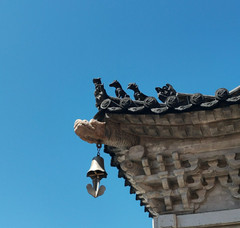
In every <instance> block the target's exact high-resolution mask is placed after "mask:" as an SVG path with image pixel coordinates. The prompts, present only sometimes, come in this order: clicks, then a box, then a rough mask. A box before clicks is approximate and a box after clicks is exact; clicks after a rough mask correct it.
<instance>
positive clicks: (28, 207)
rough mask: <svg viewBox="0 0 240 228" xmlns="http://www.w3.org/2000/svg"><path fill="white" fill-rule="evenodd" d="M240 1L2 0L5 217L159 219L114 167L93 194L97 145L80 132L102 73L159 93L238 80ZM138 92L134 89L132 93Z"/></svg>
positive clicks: (14, 225)
mask: <svg viewBox="0 0 240 228" xmlns="http://www.w3.org/2000/svg"><path fill="white" fill-rule="evenodd" d="M239 10H240V1H239V0H236V1H234V0H228V1H227V0H224V1H222V0H191V1H190V0H189V1H186V0H181V1H180V0H171V1H170V0H168V1H167V0H155V1H151V0H150V1H149V0H148V1H143V0H121V1H119V0H111V1H110V0H108V1H107V0H58V1H56V0H41V1H36V0H1V1H0V31H1V32H0V107H1V108H0V109H1V111H0V126H1V130H0V141H1V143H0V227H1V228H96V227H99V228H112V227H114V228H123V227H137V228H146V227H151V219H150V218H148V214H147V213H144V208H143V207H140V202H139V201H136V200H135V195H130V194H129V187H124V180H123V179H119V178H118V177H117V170H116V168H113V167H110V157H109V155H107V154H104V153H103V152H102V156H103V157H104V159H105V166H106V169H107V172H108V178H107V179H104V180H103V181H102V184H104V185H105V186H106V188H107V190H106V192H105V194H104V195H103V196H101V197H99V198H97V199H94V198H93V197H92V196H90V195H89V194H88V193H87V190H86V185H87V184H88V183H90V182H91V180H90V178H87V177H86V173H87V171H88V169H89V167H90V163H91V159H92V157H94V156H95V155H96V148H95V145H91V144H88V143H86V142H84V141H82V140H80V139H79V138H78V137H77V136H76V135H75V133H74V131H73V124H74V121H75V120H76V119H78V118H80V119H87V120H90V119H91V118H92V117H93V116H94V115H95V113H96V112H97V109H96V108H95V99H94V96H93V92H94V86H93V84H92V78H94V77H101V78H102V81H103V82H104V84H105V88H106V90H107V92H108V94H109V95H112V96H113V95H114V89H113V88H109V87H108V84H109V83H111V82H112V81H113V80H115V79H117V80H118V81H120V82H121V84H122V86H123V88H125V89H126V87H127V84H128V83H129V82H136V83H137V84H138V85H139V88H140V90H141V91H142V92H143V93H145V94H148V95H151V96H155V97H157V96H156V95H157V94H156V92H155V90H154V88H155V87H156V86H163V85H164V84H166V83H170V84H172V85H173V86H174V88H175V89H176V90H177V91H178V92H185V93H195V92H201V93H203V94H208V95H212V94H214V93H215V91H216V89H218V88H221V87H225V88H227V89H229V90H231V89H233V88H235V87H237V86H238V85H239V84H240V83H239V81H240V77H239V75H240V45H239V44H240V13H239ZM128 92H129V94H130V95H131V96H132V91H128Z"/></svg>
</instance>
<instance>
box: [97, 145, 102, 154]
mask: <svg viewBox="0 0 240 228" xmlns="http://www.w3.org/2000/svg"><path fill="white" fill-rule="evenodd" d="M96 146H97V156H100V150H101V148H102V144H101V143H97V144H96Z"/></svg>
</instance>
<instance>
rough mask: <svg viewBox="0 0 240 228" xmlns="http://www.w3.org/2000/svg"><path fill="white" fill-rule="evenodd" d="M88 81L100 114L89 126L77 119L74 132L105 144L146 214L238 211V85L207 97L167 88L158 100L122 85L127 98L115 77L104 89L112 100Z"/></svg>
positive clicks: (159, 92) (97, 84)
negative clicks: (112, 90) (111, 93)
mask: <svg viewBox="0 0 240 228" xmlns="http://www.w3.org/2000/svg"><path fill="white" fill-rule="evenodd" d="M93 82H94V84H95V93H94V94H95V97H96V106H97V108H98V109H99V112H98V113H97V114H96V115H95V117H94V119H93V120H91V121H89V122H88V121H86V120H76V122H75V126H74V128H75V132H76V134H77V135H78V136H79V137H80V138H82V139H83V140H85V141H87V142H89V143H99V142H101V143H103V144H105V152H106V153H109V154H110V155H111V157H112V160H111V165H112V166H116V167H117V168H118V170H119V175H118V176H119V177H123V178H124V179H125V185H126V186H130V193H131V194H136V200H140V205H141V206H144V207H145V211H147V212H149V216H151V217H153V216H158V215H160V214H169V213H175V214H188V213H195V212H207V211H214V210H215V211H217V210H224V209H235V208H239V207H240V104H239V103H240V86H238V87H236V88H235V89H233V90H231V91H228V90H227V89H224V88H220V89H218V90H217V91H216V92H215V96H210V95H202V94H200V93H196V94H185V93H178V92H176V91H175V89H174V88H173V86H171V85H170V84H166V86H163V87H162V88H160V87H156V91H157V96H158V99H159V101H157V99H156V98H154V97H149V96H147V95H145V94H143V93H141V92H140V90H139V88H138V86H137V85H136V84H135V83H130V84H129V86H128V88H129V89H132V90H133V91H134V100H133V99H131V98H130V96H129V95H128V94H127V93H126V92H125V91H124V90H123V89H122V87H121V85H120V83H119V82H118V81H116V80H115V81H114V82H113V83H111V84H110V86H111V87H115V94H116V96H117V97H111V96H108V95H107V93H106V90H105V89H104V86H103V84H102V83H101V80H100V79H94V80H93ZM223 198H224V199H226V201H224V200H222V199H223ZM216 201H218V204H216V203H215V202H216Z"/></svg>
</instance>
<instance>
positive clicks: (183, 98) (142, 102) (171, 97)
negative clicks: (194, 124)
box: [93, 78, 240, 114]
mask: <svg viewBox="0 0 240 228" xmlns="http://www.w3.org/2000/svg"><path fill="white" fill-rule="evenodd" d="M93 83H94V85H95V92H94V96H95V98H96V107H97V108H98V109H99V110H105V111H107V112H115V113H123V112H124V113H126V112H127V113H141V114H143V113H155V114H162V113H166V112H169V111H171V112H179V111H190V110H192V109H197V110H199V109H210V108H215V107H217V106H218V105H219V104H220V103H221V102H227V103H229V104H232V103H239V102H240V87H237V88H236V89H234V90H233V91H230V92H229V91H228V90H227V89H225V88H220V89H218V90H217V91H216V93H215V96H209V95H202V94H201V93H195V94H186V93H178V92H176V90H175V89H174V88H173V86H172V85H170V84H166V85H165V86H163V87H156V88H155V90H156V92H157V96H158V99H159V100H160V101H161V102H158V101H157V99H156V98H155V97H151V96H147V95H146V94H144V93H142V92H141V91H140V90H139V87H138V85H137V84H136V83H129V84H128V87H127V89H130V90H133V92H134V93H133V96H134V100H132V99H131V98H130V96H129V95H128V94H127V93H126V92H125V91H124V90H123V88H122V86H121V84H120V83H119V82H118V81H117V80H114V81H113V82H112V83H110V84H109V86H110V87H114V88H115V94H116V97H111V96H109V95H108V94H107V92H106V90H105V88H104V85H103V84H102V82H101V78H94V79H93Z"/></svg>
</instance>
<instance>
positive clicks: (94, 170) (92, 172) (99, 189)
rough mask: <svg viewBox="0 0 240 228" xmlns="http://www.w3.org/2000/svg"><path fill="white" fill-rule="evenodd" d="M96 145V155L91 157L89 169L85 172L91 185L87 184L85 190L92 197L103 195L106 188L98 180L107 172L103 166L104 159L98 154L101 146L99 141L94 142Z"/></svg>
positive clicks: (104, 176)
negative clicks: (89, 178)
mask: <svg viewBox="0 0 240 228" xmlns="http://www.w3.org/2000/svg"><path fill="white" fill-rule="evenodd" d="M96 146H97V151H98V153H97V156H96V157H94V158H93V159H92V163H91V166H90V169H89V170H88V172H87V177H91V179H92V185H91V184H88V185H87V191H88V193H89V194H90V195H92V196H93V197H94V198H97V197H98V196H101V195H103V193H104V192H105V190H106V188H105V186H104V185H101V186H100V180H101V179H102V178H106V177H107V172H106V171H105V168H104V160H103V158H102V157H101V156H100V149H101V147H102V144H101V143H98V144H96Z"/></svg>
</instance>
